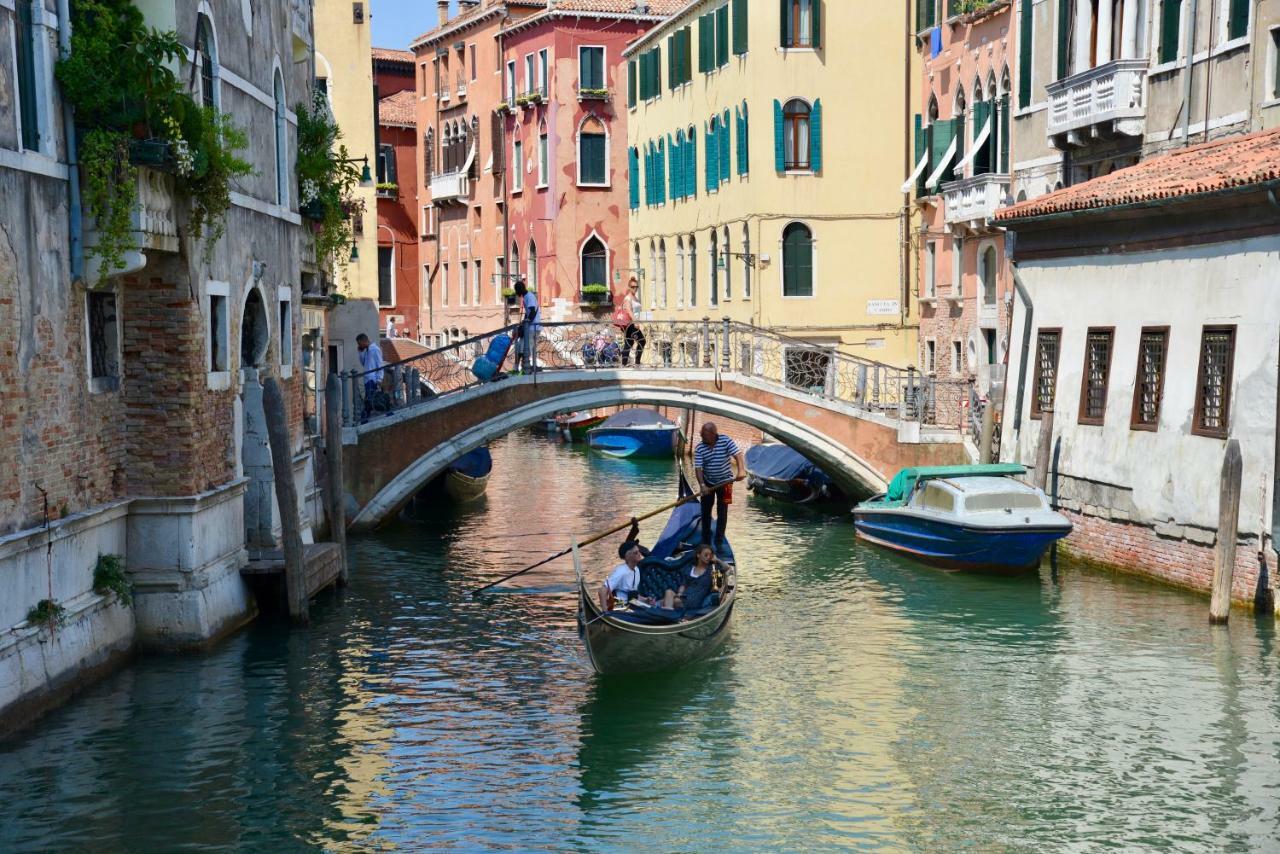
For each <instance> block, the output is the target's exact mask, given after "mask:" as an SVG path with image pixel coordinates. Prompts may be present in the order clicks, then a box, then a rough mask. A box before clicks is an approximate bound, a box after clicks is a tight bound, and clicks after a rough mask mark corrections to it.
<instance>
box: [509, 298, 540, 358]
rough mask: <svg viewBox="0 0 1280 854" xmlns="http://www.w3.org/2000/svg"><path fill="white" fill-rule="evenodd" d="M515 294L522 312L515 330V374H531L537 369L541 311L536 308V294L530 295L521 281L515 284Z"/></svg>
mask: <svg viewBox="0 0 1280 854" xmlns="http://www.w3.org/2000/svg"><path fill="white" fill-rule="evenodd" d="M515 292H516V298H517V299H519V301H520V308H521V311H522V314H521V317H520V326H519V328H517V329H516V369H515V373H517V374H519V373H523V372H525V371H528V372H529V373H533V372H534V371H536V370H537V369H538V333H539V332H540V331H541V329H542V324H541V320H542V309H541V308H540V307H539V306H538V296H537V294H533V293H530V292H529V287H528V286H527V285H526V284H525V283H524V282H523V281H518V282H516V284H515Z"/></svg>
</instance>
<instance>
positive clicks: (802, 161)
mask: <svg viewBox="0 0 1280 854" xmlns="http://www.w3.org/2000/svg"><path fill="white" fill-rule="evenodd" d="M809 113H810V110H809V105H808V104H806V103H805V102H804V101H802V100H800V99H799V98H792V99H791V100H790V101H787V103H786V106H784V107H783V108H782V125H783V145H784V146H785V148H784V149H783V154H784V155H785V163H786V168H787V169H788V170H793V169H795V170H802V171H803V170H807V169H809V168H810V164H809Z"/></svg>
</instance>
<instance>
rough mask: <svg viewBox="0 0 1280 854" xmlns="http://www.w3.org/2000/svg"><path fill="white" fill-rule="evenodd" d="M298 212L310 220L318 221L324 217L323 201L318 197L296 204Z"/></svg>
mask: <svg viewBox="0 0 1280 854" xmlns="http://www.w3.org/2000/svg"><path fill="white" fill-rule="evenodd" d="M298 213H300V214H302V215H303V216H304V217H306V218H307V219H310V220H314V221H316V222H319V221H320V220H322V219H324V202H322V201H320V200H319V199H312V200H311V201H309V202H307V203H306V204H305V205H299V206H298Z"/></svg>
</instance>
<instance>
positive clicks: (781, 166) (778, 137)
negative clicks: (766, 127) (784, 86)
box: [773, 98, 787, 172]
mask: <svg viewBox="0 0 1280 854" xmlns="http://www.w3.org/2000/svg"><path fill="white" fill-rule="evenodd" d="M784 139H785V129H784V128H783V122H782V102H781V101H779V100H777V99H776V98H775V99H774V101H773V169H774V171H775V172H786V171H787V156H786V144H785V143H784V142H783V140H784Z"/></svg>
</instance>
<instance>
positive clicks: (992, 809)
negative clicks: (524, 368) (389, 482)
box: [0, 433, 1280, 852]
mask: <svg viewBox="0 0 1280 854" xmlns="http://www.w3.org/2000/svg"><path fill="white" fill-rule="evenodd" d="M494 457H495V462H496V471H495V474H494V476H493V480H492V482H491V484H490V488H489V495H488V496H487V497H486V498H485V499H484V500H483V501H482V502H480V503H478V504H476V505H475V506H473V507H471V508H469V509H466V510H461V511H459V510H456V509H440V508H436V509H432V510H429V511H425V512H423V513H422V514H421V518H420V519H419V520H418V521H412V522H404V523H401V524H398V525H396V526H395V527H393V528H391V529H390V530H387V531H384V532H382V533H379V534H377V535H376V536H370V537H364V538H359V539H356V540H355V541H354V542H353V543H352V546H351V549H352V557H353V560H354V570H353V574H352V583H351V586H350V587H349V588H348V589H347V590H346V591H344V592H341V593H339V594H336V595H327V596H325V597H323V598H322V599H321V600H320V601H319V603H318V604H317V605H316V606H315V608H314V610H313V624H312V626H311V627H310V629H308V630H304V631H289V630H288V629H287V628H285V627H282V626H279V625H276V624H272V623H270V622H268V621H264V620H260V621H259V622H258V623H257V624H255V625H253V626H252V627H250V628H248V629H247V630H245V631H243V632H241V633H239V634H237V635H235V636H234V637H232V638H231V639H229V640H228V641H226V642H225V643H223V644H221V645H220V646H218V647H217V648H216V649H215V650H213V651H212V652H210V653H209V654H207V655H204V656H199V657H173V658H167V657H160V658H154V657H153V658H143V659H140V660H139V661H137V662H136V663H134V664H133V665H131V666H130V667H128V668H127V669H125V670H123V671H121V672H120V673H118V674H116V675H114V676H112V677H111V678H109V679H107V680H105V681H103V682H101V683H99V684H97V685H96V686H94V687H93V688H91V689H89V690H88V691H86V692H84V693H83V694H81V695H79V696H78V697H76V698H75V699H74V700H73V701H72V702H71V703H69V704H68V705H67V706H65V707H63V708H62V709H60V710H58V711H56V712H54V713H53V714H51V715H49V716H48V717H46V718H44V719H43V720H42V721H41V722H40V723H39V724H38V725H37V726H35V727H34V728H32V729H28V730H26V731H25V732H23V733H22V734H21V735H20V736H19V737H18V738H17V739H16V740H13V741H10V742H7V743H3V744H0V850H3V851H45V850H68V849H75V850H89V849H92V850H95V851H115V850H133V851H151V850H175V849H185V850H202V849H203V850H211V849H226V848H239V849H252V850H262V851H273V852H274V851H289V850H301V849H310V848H319V849H352V848H357V849H391V848H402V849H421V848H427V847H432V848H459V849H474V848H482V847H500V848H509V849H516V850H528V849H569V850H598V849H643V850H649V851H663V852H666V851H712V850H715V851H728V850H762V849H765V850H830V849H839V848H851V847H866V848H883V849H895V850H903V849H905V850H929V851H935V850H955V849H960V848H968V849H970V850H978V851H987V850H993V849H994V850H1088V849H1095V848H1099V849H1100V848H1116V849H1125V850H1133V849H1140V848H1146V849H1161V850H1187V851H1191V850H1206V849H1211V850H1240V851H1244V850H1272V851H1275V850H1278V849H1280V650H1277V648H1276V635H1275V629H1274V627H1273V625H1272V623H1271V622H1270V621H1269V620H1261V619H1259V620H1255V619H1254V618H1252V617H1250V616H1248V615H1245V614H1243V613H1236V614H1235V615H1233V618H1232V620H1231V625H1230V628H1227V629H1222V630H1211V629H1210V628H1209V627H1208V626H1207V625H1206V612H1207V602H1206V601H1205V600H1203V599H1200V598H1197V597H1192V596H1188V595H1184V594H1182V593H1179V592H1176V591H1171V590H1167V589H1163V588H1160V587H1156V586H1151V585H1147V584H1143V583H1139V582H1135V581H1130V580H1125V579H1120V578H1116V577H1112V576H1109V575H1104V574H1099V573H1095V572H1091V571H1086V570H1081V569H1077V568H1071V567H1066V566H1063V567H1060V568H1059V569H1058V570H1057V571H1056V572H1055V571H1053V570H1051V569H1050V567H1049V566H1047V565H1046V566H1045V567H1044V568H1043V569H1042V570H1041V572H1040V573H1039V575H1032V576H1030V577H1026V578H1021V579H993V578H978V577H964V576H950V575H944V574H941V573H938V572H935V571H932V570H929V569H925V568H921V567H917V566H915V565H913V564H911V563H908V562H906V561H903V560H899V559H897V558H896V557H893V556H889V555H886V554H885V553H883V552H880V551H877V550H874V549H872V548H870V547H865V546H862V545H860V544H856V543H855V542H854V540H853V534H852V528H851V525H850V522H849V520H848V519H847V518H841V517H835V516H824V515H819V514H815V513H813V512H809V511H806V510H804V509H798V508H787V507H781V506H778V505H774V504H770V503H767V502H765V501H761V500H759V499H755V498H749V499H747V498H744V497H743V496H740V497H739V502H738V504H736V505H735V506H734V509H733V512H734V516H733V518H732V521H731V526H730V536H731V539H732V540H733V541H734V544H735V547H736V550H737V552H738V554H739V556H740V560H741V564H742V566H741V576H740V581H741V595H740V602H739V605H738V609H737V612H736V614H735V617H734V625H733V628H732V636H731V638H730V639H729V641H728V642H727V643H726V644H725V645H724V646H723V647H722V649H721V651H720V652H719V653H718V654H717V656H716V657H715V658H714V659H713V660H710V661H708V662H706V663H704V664H703V665H700V666H698V667H695V668H691V669H688V670H686V671H682V672H678V673H674V674H668V675H662V676H658V677H635V678H629V679H626V678H624V679H610V680H604V679H601V678H597V677H596V676H594V675H593V674H592V673H591V672H590V671H589V669H588V667H587V665H586V663H585V659H584V656H583V654H582V652H581V650H580V648H579V644H578V640H577V636H576V634H575V631H574V623H573V599H572V596H571V595H569V594H568V593H563V592H561V593H556V592H550V593H545V592H544V595H524V594H505V595H499V596H494V597H490V598H481V599H472V598H469V597H468V595H467V593H468V591H469V590H470V589H471V588H473V587H475V586H477V585H478V584H481V583H483V582H485V581H487V580H490V579H493V578H496V577H497V576H499V575H501V574H503V573H504V572H505V571H508V570H509V569H511V568H515V567H518V566H521V565H524V564H526V563H529V562H532V560H533V559H535V558H538V557H541V556H543V555H545V554H548V553H550V552H552V551H555V550H557V549H559V548H562V547H563V546H564V545H565V544H566V539H567V538H566V534H565V532H566V531H576V532H580V533H581V532H586V531H590V530H592V529H595V528H598V527H601V526H603V525H606V524H607V523H610V522H613V521H615V520H617V519H618V517H619V516H626V515H630V513H631V512H632V511H633V510H638V509H641V508H649V507H654V506H657V505H660V504H661V503H663V502H664V501H666V500H668V499H669V497H670V496H671V493H672V483H671V481H672V469H671V466H670V465H669V464H659V463H650V464H639V463H632V462H626V461H611V460H602V459H596V458H593V457H590V456H588V455H587V454H585V453H583V452H581V451H579V450H576V449H571V448H564V447H560V446H557V445H556V444H554V443H553V442H551V441H548V440H546V439H545V438H543V437H541V436H538V435H536V434H533V433H520V434H515V435H512V436H509V437H507V438H506V439H504V440H502V441H501V442H499V443H497V444H496V445H495V447H494ZM658 529H659V526H658V525H657V524H654V525H651V526H649V527H648V528H647V529H646V533H647V539H648V541H650V542H651V541H652V538H653V537H654V535H655V534H656V533H657V532H658ZM614 547H616V543H610V544H607V546H601V547H599V548H596V549H594V550H591V551H589V553H588V557H589V563H590V564H591V565H593V566H598V567H601V568H603V567H604V566H605V565H606V564H607V563H608V561H609V558H610V552H611V551H612V549H613V548H614ZM571 574H572V569H571V566H570V565H569V564H568V563H565V562H562V563H558V564H556V565H554V566H552V567H549V568H548V569H547V571H546V572H541V573H540V574H538V575H535V576H532V577H529V578H526V579H525V580H523V581H522V582H521V583H522V584H523V585H524V589H529V588H535V589H540V590H543V591H547V590H550V591H555V590H563V589H565V584H566V582H567V581H569V580H570V577H571Z"/></svg>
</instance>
